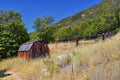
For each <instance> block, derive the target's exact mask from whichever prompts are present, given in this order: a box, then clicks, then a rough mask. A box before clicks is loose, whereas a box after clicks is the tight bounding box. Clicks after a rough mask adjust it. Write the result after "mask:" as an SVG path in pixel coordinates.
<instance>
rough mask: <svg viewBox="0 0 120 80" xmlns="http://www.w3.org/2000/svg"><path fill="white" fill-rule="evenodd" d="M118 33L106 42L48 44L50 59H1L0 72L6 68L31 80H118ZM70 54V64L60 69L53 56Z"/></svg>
mask: <svg viewBox="0 0 120 80" xmlns="http://www.w3.org/2000/svg"><path fill="white" fill-rule="evenodd" d="M119 36H120V33H119V34H117V35H116V36H114V37H112V39H107V40H106V41H104V42H103V41H99V42H94V40H92V41H80V45H79V47H76V46H75V43H73V42H70V43H57V44H49V47H50V50H51V59H48V58H47V59H40V58H39V59H34V60H30V61H26V60H23V59H19V58H13V59H8V60H3V61H1V62H0V70H3V69H10V70H11V71H13V72H19V73H21V74H20V75H19V76H20V77H21V78H22V79H23V80H24V79H31V80H119V79H120V58H119V57H120V37H119ZM64 53H74V54H75V57H73V58H72V64H71V65H69V66H67V67H65V68H60V67H58V66H57V60H56V57H57V56H58V55H60V54H64Z"/></svg>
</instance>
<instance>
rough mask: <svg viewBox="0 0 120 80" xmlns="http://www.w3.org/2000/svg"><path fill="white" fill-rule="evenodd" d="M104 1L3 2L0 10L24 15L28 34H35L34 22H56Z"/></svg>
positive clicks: (11, 0)
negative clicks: (41, 19)
mask: <svg viewBox="0 0 120 80" xmlns="http://www.w3.org/2000/svg"><path fill="white" fill-rule="evenodd" d="M101 1H102V0H1V1H0V10H14V11H16V12H19V13H20V14H21V15H22V20H23V22H24V23H25V27H26V28H27V30H28V32H29V33H30V32H33V31H34V29H33V28H32V26H33V21H35V19H36V18H41V17H43V16H52V17H54V18H55V22H58V21H59V20H61V19H63V18H65V17H68V16H71V15H74V14H75V13H77V12H80V11H81V10H84V9H87V8H89V7H91V6H93V5H96V4H98V3H100V2H101Z"/></svg>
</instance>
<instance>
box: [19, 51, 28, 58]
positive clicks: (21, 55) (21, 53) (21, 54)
mask: <svg viewBox="0 0 120 80" xmlns="http://www.w3.org/2000/svg"><path fill="white" fill-rule="evenodd" d="M18 57H20V58H24V59H29V58H30V53H29V52H18Z"/></svg>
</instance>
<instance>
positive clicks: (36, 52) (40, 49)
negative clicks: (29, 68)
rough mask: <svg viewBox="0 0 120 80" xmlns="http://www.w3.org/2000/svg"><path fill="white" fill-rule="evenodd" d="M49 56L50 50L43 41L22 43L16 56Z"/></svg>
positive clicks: (29, 57)
mask: <svg viewBox="0 0 120 80" xmlns="http://www.w3.org/2000/svg"><path fill="white" fill-rule="evenodd" d="M46 56H49V57H50V50H49V47H48V45H47V44H46V43H45V42H44V41H40V40H38V41H32V42H26V43H24V44H22V45H21V46H20V48H19V50H18V57H20V58H25V59H34V58H38V57H46Z"/></svg>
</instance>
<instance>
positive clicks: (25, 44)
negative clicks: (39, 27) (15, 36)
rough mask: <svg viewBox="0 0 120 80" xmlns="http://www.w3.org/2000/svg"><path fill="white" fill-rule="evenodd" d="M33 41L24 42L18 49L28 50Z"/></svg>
mask: <svg viewBox="0 0 120 80" xmlns="http://www.w3.org/2000/svg"><path fill="white" fill-rule="evenodd" d="M33 43H34V42H26V43H24V44H22V45H21V46H20V48H19V49H18V51H29V50H30V48H31V47H32V45H33Z"/></svg>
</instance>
